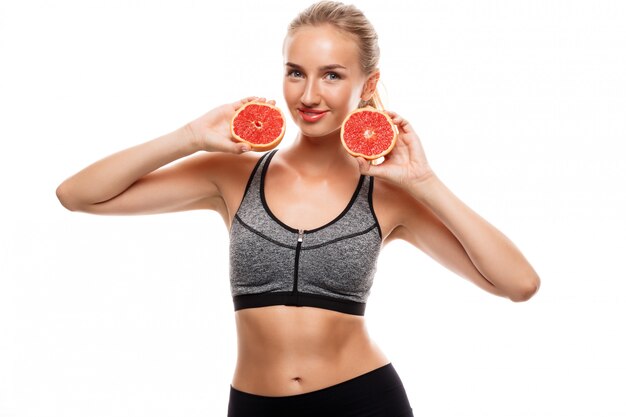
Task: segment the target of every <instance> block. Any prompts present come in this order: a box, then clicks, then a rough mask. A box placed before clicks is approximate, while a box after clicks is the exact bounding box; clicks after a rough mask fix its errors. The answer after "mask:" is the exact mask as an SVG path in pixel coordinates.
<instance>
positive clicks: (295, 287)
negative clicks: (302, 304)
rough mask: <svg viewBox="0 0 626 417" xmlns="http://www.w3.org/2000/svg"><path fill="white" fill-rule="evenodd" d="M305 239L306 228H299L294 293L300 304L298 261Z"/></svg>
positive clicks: (297, 302)
mask: <svg viewBox="0 0 626 417" xmlns="http://www.w3.org/2000/svg"><path fill="white" fill-rule="evenodd" d="M303 240H304V229H298V243H297V244H296V263H295V266H294V271H293V294H294V295H295V296H296V305H297V304H299V300H298V261H299V260H300V247H302V241H303Z"/></svg>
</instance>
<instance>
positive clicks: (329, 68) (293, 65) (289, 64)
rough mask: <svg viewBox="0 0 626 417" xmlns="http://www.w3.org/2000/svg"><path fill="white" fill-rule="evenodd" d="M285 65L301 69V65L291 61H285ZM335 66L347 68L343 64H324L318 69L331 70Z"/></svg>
mask: <svg viewBox="0 0 626 417" xmlns="http://www.w3.org/2000/svg"><path fill="white" fill-rule="evenodd" d="M285 65H286V66H288V67H293V68H298V69H302V67H301V66H300V65H298V64H294V63H293V62H287V63H286V64H285ZM335 68H343V69H347V68H346V67H344V66H343V65H339V64H331V65H324V66H321V67H319V68H318V69H319V70H320V71H324V70H331V69H335Z"/></svg>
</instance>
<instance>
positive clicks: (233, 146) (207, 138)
mask: <svg viewBox="0 0 626 417" xmlns="http://www.w3.org/2000/svg"><path fill="white" fill-rule="evenodd" d="M250 101H260V102H265V101H266V100H265V98H263V97H256V96H251V97H246V98H244V99H241V100H239V101H236V102H234V103H229V104H224V105H222V106H219V107H216V108H214V109H213V110H211V111H209V112H208V113H206V114H204V115H203V116H200V117H199V118H197V119H196V120H194V121H192V122H189V123H187V124H186V125H185V128H186V129H187V131H188V132H189V134H190V135H191V138H190V140H191V141H192V142H193V143H194V144H195V146H196V147H197V149H201V150H204V151H207V152H231V153H243V152H246V151H249V150H250V146H249V145H247V144H245V143H243V142H239V141H238V140H236V139H235V138H233V137H232V135H231V133H230V121H231V120H232V118H233V116H234V115H235V112H236V111H237V110H238V109H239V108H240V107H241V106H243V105H244V104H246V103H248V102H250ZM267 103H269V104H272V105H276V101H274V100H269V101H268V102H267Z"/></svg>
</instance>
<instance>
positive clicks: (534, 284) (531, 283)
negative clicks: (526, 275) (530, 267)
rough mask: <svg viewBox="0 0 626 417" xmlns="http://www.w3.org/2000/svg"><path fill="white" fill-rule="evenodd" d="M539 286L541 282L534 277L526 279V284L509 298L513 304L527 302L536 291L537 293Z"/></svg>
mask: <svg viewBox="0 0 626 417" xmlns="http://www.w3.org/2000/svg"><path fill="white" fill-rule="evenodd" d="M540 286H541V280H540V279H539V277H538V276H536V275H535V276H533V277H532V278H530V279H528V280H527V282H526V283H525V284H524V285H522V286H520V288H518V289H517V290H516V291H515V292H513V293H511V294H510V295H509V298H510V299H511V301H514V302H522V301H528V300H530V298H531V297H532V296H533V295H535V294H536V293H537V291H539V287H540Z"/></svg>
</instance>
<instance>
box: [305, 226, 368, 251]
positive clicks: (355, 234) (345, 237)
mask: <svg viewBox="0 0 626 417" xmlns="http://www.w3.org/2000/svg"><path fill="white" fill-rule="evenodd" d="M375 227H376V225H375V224H373V225H371V226H370V227H368V228H367V229H365V230H362V231H360V232H356V233H351V234H349V235H345V236H341V237H338V238H336V239H333V240H329V241H327V242H324V243H319V244H317V245H311V246H306V247H303V248H302V250H308V249H317V248H319V247H322V246H326V245H330V244H331V243H335V242H338V241H340V240H344V239H349V238H351V237H357V236H361V235H364V234H365V233H367V232H369V231H370V230H372V229H373V228H375Z"/></svg>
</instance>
